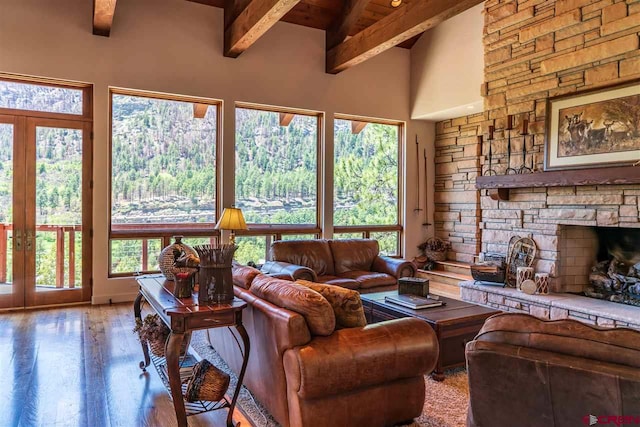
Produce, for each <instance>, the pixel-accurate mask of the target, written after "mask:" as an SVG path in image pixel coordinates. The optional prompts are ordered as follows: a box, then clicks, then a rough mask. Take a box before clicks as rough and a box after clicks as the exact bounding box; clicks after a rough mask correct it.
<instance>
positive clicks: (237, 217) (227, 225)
mask: <svg viewBox="0 0 640 427" xmlns="http://www.w3.org/2000/svg"><path fill="white" fill-rule="evenodd" d="M214 228H215V229H216V230H230V231H231V235H230V236H229V243H230V244H232V245H235V244H236V235H235V231H236V230H248V229H249V228H248V227H247V223H246V222H244V216H243V215H242V210H240V209H239V208H236V207H233V206H232V207H230V208H224V210H223V211H222V216H221V217H220V220H219V221H218V223H217V224H216V226H215V227H214Z"/></svg>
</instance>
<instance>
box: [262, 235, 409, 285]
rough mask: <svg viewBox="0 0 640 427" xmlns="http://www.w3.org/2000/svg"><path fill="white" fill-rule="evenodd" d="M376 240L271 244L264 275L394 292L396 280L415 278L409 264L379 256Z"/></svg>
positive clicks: (280, 242)
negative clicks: (407, 277) (269, 256)
mask: <svg viewBox="0 0 640 427" xmlns="http://www.w3.org/2000/svg"><path fill="white" fill-rule="evenodd" d="M379 252H380V248H379V246H378V242H377V241H376V240H370V239H345V240H325V239H316V240H280V241H276V242H273V244H272V245H271V261H267V262H266V263H265V264H264V265H263V266H262V268H261V271H262V272H263V273H266V274H270V275H276V276H277V277H280V278H290V279H291V280H296V279H304V280H310V281H312V282H319V283H328V284H331V285H338V286H342V287H344V288H348V289H357V290H358V291H359V292H361V293H366V292H382V291H388V290H393V289H396V287H397V282H398V278H399V277H406V276H409V277H413V276H415V272H416V269H415V265H414V264H413V263H411V262H409V261H406V260H403V259H398V258H391V257H386V256H380V255H379Z"/></svg>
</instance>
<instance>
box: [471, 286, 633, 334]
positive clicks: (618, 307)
mask: <svg viewBox="0 0 640 427" xmlns="http://www.w3.org/2000/svg"><path fill="white" fill-rule="evenodd" d="M460 288H461V289H460V294H461V296H462V299H463V300H465V301H471V302H474V303H477V304H482V305H485V306H488V307H493V308H495V309H497V310H502V311H509V312H514V313H526V314H531V315H532V316H536V317H540V318H542V319H550V320H558V319H574V320H578V321H580V322H583V323H589V324H592V325H598V326H606V327H614V326H616V327H620V326H622V327H625V326H626V327H630V328H633V329H639V330H640V317H639V316H638V308H637V307H632V306H629V305H624V304H613V303H611V302H608V301H603V300H599V299H594V298H587V297H583V296H578V295H572V294H550V295H527V294H525V293H523V292H519V291H517V290H515V289H514V288H501V287H496V286H487V285H479V284H475V283H474V282H462V283H460Z"/></svg>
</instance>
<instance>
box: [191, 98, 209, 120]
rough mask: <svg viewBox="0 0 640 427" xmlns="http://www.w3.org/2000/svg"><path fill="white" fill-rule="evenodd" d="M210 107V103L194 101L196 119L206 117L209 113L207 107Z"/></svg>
mask: <svg viewBox="0 0 640 427" xmlns="http://www.w3.org/2000/svg"><path fill="white" fill-rule="evenodd" d="M208 108H209V104H199V103H197V102H194V103H193V118H194V119H204V117H205V116H206V115H207V109H208Z"/></svg>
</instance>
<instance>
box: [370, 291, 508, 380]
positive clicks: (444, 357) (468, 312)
mask: <svg viewBox="0 0 640 427" xmlns="http://www.w3.org/2000/svg"><path fill="white" fill-rule="evenodd" d="M394 294H395V295H397V294H398V291H388V292H376V293H370V294H361V295H360V297H361V299H362V305H363V306H364V313H365V316H366V317H367V323H377V322H382V321H384V320H391V319H399V318H401V317H415V318H416V319H421V320H424V321H425V322H427V323H428V324H429V325H431V327H432V328H433V330H434V331H435V333H436V336H437V337H438V344H439V346H440V355H439V356H438V362H437V364H436V368H435V370H434V371H433V373H432V374H431V375H432V377H433V379H434V380H436V381H443V380H444V370H445V369H449V368H454V367H457V366H464V364H465V355H464V350H465V346H466V345H467V342H469V341H471V340H473V338H474V337H475V336H476V335H477V333H478V331H480V328H481V327H482V325H483V324H484V321H485V320H486V319H487V318H488V317H489V316H492V315H494V314H497V313H500V311H497V310H493V309H491V308H486V307H482V306H479V305H475V304H470V303H468V302H464V301H458V300H455V299H451V298H445V297H440V299H441V300H442V301H444V302H446V305H445V306H440V307H432V308H424V309H422V310H412V309H410V308H405V307H403V306H401V305H397V304H391V303H387V302H385V300H384V297H385V296H387V295H394Z"/></svg>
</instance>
